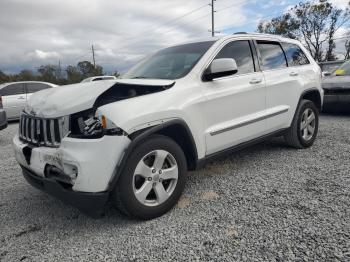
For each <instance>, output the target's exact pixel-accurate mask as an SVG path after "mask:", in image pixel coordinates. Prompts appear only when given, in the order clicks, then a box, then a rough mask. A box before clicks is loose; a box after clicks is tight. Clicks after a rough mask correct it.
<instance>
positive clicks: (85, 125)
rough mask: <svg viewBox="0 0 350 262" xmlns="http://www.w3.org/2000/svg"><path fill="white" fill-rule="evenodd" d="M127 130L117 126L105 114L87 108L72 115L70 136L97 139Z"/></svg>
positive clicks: (120, 133)
mask: <svg viewBox="0 0 350 262" xmlns="http://www.w3.org/2000/svg"><path fill="white" fill-rule="evenodd" d="M124 134H125V132H124V131H123V130H122V129H121V128H119V127H117V126H116V125H115V124H114V123H113V122H112V121H111V120H109V119H108V118H107V117H106V116H104V115H97V116H96V115H95V112H94V111H93V110H85V111H82V112H79V113H76V114H73V115H71V117H70V134H69V137H74V138H85V139H86V138H87V139H96V138H101V137H103V136H105V135H110V136H115V135H124Z"/></svg>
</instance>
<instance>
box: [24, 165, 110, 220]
mask: <svg viewBox="0 0 350 262" xmlns="http://www.w3.org/2000/svg"><path fill="white" fill-rule="evenodd" d="M21 168H22V171H23V176H24V178H25V179H26V180H27V181H28V183H29V184H31V185H32V186H33V187H35V188H37V189H39V190H41V191H44V192H46V193H47V194H49V195H51V196H53V197H56V198H58V199H61V200H62V201H63V202H65V203H67V204H70V205H72V206H74V207H76V208H78V209H79V210H80V211H81V212H83V213H85V214H87V215H88V216H90V217H93V218H99V217H101V215H102V214H103V213H104V211H105V208H106V204H107V202H108V198H109V193H108V192H101V193H86V192H76V191H72V190H71V189H66V188H64V187H63V185H61V184H60V183H59V182H57V181H55V180H52V179H48V178H44V177H40V176H38V175H36V174H35V173H34V172H32V171H31V170H29V169H27V168H25V167H23V166H21Z"/></svg>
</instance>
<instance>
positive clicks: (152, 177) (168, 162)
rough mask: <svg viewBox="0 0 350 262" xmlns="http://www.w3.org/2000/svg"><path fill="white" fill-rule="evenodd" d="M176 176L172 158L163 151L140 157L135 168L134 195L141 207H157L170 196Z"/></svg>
mask: <svg viewBox="0 0 350 262" xmlns="http://www.w3.org/2000/svg"><path fill="white" fill-rule="evenodd" d="M178 176H179V170H178V165H177V162H176V160H175V158H174V156H173V155H172V154H170V153H169V152H167V151H165V150H154V151H152V152H150V153H148V154H147V155H145V156H144V157H142V158H141V160H140V161H139V163H138V164H137V166H136V168H135V171H134V175H133V180H132V181H133V191H134V195H135V197H136V199H137V200H138V201H139V202H140V203H141V204H143V205H146V206H158V205H160V204H162V203H164V202H165V201H166V200H167V199H169V197H170V196H171V195H172V193H173V192H174V189H175V187H176V184H177V181H178Z"/></svg>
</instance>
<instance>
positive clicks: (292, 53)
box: [282, 43, 310, 66]
mask: <svg viewBox="0 0 350 262" xmlns="http://www.w3.org/2000/svg"><path fill="white" fill-rule="evenodd" d="M282 47H283V49H284V52H285V54H286V56H287V61H288V65H289V66H299V65H307V64H310V61H309V59H307V57H306V55H305V54H304V52H303V50H301V48H300V47H299V46H297V45H295V44H289V43H282Z"/></svg>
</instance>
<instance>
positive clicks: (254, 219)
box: [0, 115, 350, 261]
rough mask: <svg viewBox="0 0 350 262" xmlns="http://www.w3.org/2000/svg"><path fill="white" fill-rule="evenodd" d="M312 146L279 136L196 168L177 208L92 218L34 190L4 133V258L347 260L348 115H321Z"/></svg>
mask: <svg viewBox="0 0 350 262" xmlns="http://www.w3.org/2000/svg"><path fill="white" fill-rule="evenodd" d="M320 125H321V126H320V132H319V136H318V139H317V141H316V143H315V145H314V146H313V147H312V148H310V149H307V150H294V149H290V148H286V147H284V145H283V142H282V140H280V139H274V140H272V141H269V142H266V143H264V144H261V145H258V146H255V147H252V148H248V149H245V150H243V151H241V152H239V153H236V154H234V155H232V156H230V157H228V158H226V159H224V160H222V161H217V162H215V163H212V164H210V165H207V166H206V167H205V168H204V169H201V170H199V171H197V172H192V173H191V174H190V176H189V179H188V184H187V187H186V189H185V192H184V195H183V197H182V199H181V200H180V202H179V203H178V205H177V207H176V208H174V209H173V210H172V211H171V212H169V213H168V214H166V215H164V216H163V217H161V218H158V219H155V220H152V221H147V222H140V221H135V220H130V219H127V218H125V217H123V216H122V215H120V214H119V213H118V212H117V211H115V210H113V209H111V210H110V211H108V213H107V214H106V216H105V217H103V218H101V219H98V220H94V219H91V218H89V217H86V216H85V215H83V214H81V213H80V212H79V211H77V210H76V209H74V208H72V207H70V206H67V205H65V204H63V203H62V202H60V201H58V200H56V199H53V198H51V197H49V196H47V195H46V194H44V193H42V192H40V191H37V190H36V189H34V188H32V187H31V186H30V185H28V184H27V183H26V182H25V181H24V178H23V177H22V176H21V172H20V168H19V167H18V165H17V164H16V161H15V159H14V157H13V152H12V148H11V137H12V136H13V134H14V132H15V131H16V128H17V124H16V123H15V124H11V125H10V126H9V128H7V129H6V130H3V131H1V132H0V187H1V190H0V208H1V209H0V210H1V213H0V260H3V261H18V260H21V261H47V260H51V261H66V260H69V261H91V260H114V261H115V260H121V261H125V260H126V261H129V260H131V261H144V260H162V261H171V260H175V259H176V260H191V261H192V260H201V261H203V260H217V261H228V260H230V261H232V260H240V261H246V260H249V261H266V260H272V261H273V260H279V261H281V260H283V261H285V260H299V261H300V260H306V261H307V260H323V261H325V260H327V261H330V260H331V261H337V260H340V261H349V260H350V223H349V221H350V208H349V206H350V204H349V203H350V160H349V153H350V136H349V135H350V116H331V115H324V116H322V117H321V123H320Z"/></svg>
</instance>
